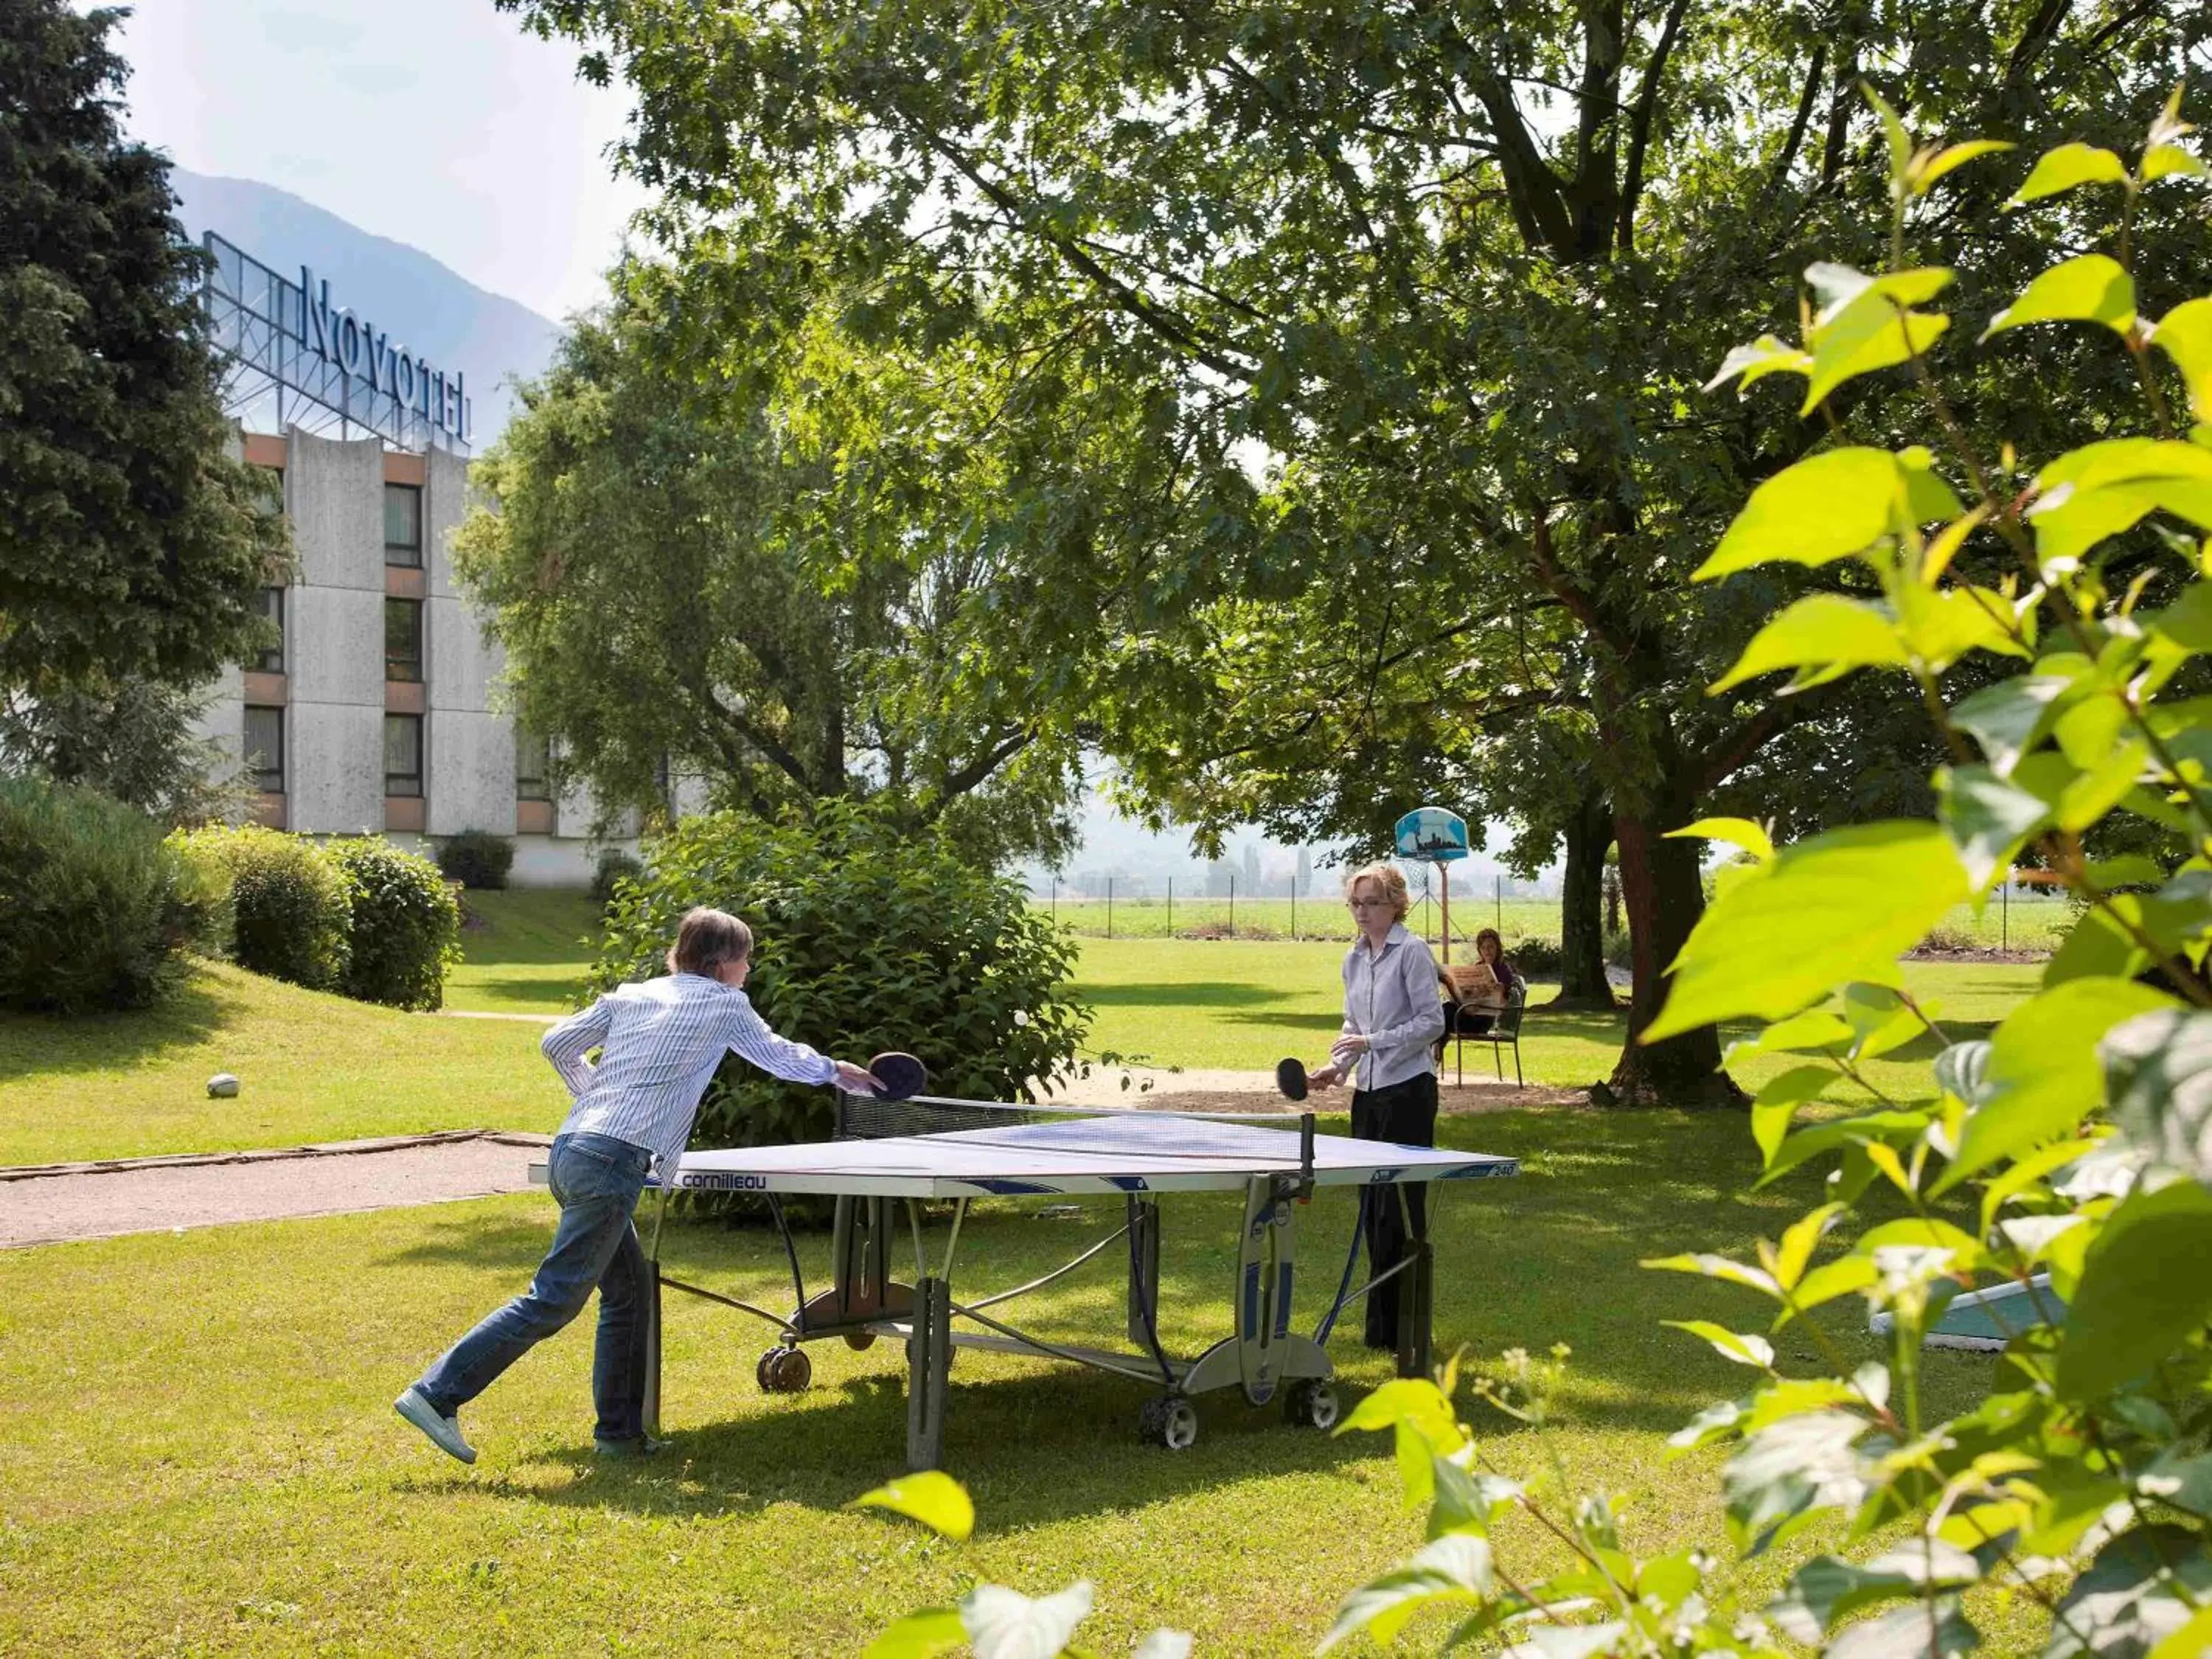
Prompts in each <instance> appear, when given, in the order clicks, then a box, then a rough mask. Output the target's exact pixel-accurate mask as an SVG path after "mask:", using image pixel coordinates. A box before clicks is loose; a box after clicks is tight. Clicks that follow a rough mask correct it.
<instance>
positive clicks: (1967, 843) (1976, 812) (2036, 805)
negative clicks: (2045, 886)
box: [1936, 766, 2051, 894]
mask: <svg viewBox="0 0 2212 1659" xmlns="http://www.w3.org/2000/svg"><path fill="white" fill-rule="evenodd" d="M1936 800H1937V802H1938V805H1939V811H1940V812H1941V815H1942V821H1943V827H1944V829H1947V830H1948V831H1949V832H1950V836H1951V841H1952V843H1953V845H1954V846H1955V847H1957V848H1958V849H1959V861H1960V863H1961V864H1963V865H1965V866H1966V881H1967V884H1968V885H1969V886H1970V887H1972V890H1973V891H1974V892H1975V893H1976V894H1982V893H1985V892H1987V891H1988V890H1990V886H1991V885H1992V884H1994V883H1995V882H1996V879H1997V878H1998V877H1999V876H2000V875H2002V874H2003V873H2004V872H2006V871H2007V870H2008V869H2010V868H2011V867H2012V861H2013V859H2014V857H2015V854H2018V853H2019V851H2020V849H2021V847H2022V846H2024V845H2025V844H2026V843H2027V838H2028V837H2029V836H2033V835H2034V834H2035V833H2036V832H2037V831H2038V830H2039V829H2042V828H2043V826H2044V825H2045V823H2048V822H2049V821H2050V818H2051V809H2050V807H2049V806H2048V805H2045V803H2044V801H2043V800H2042V799H2041V798H2039V797H2038V796H2035V795H2031V794H2030V793H2027V790H2025V789H2020V788H2016V787H2014V786H2013V785H2011V784H2009V783H2008V782H2006V781H2004V780H2003V779H2002V778H2001V777H1999V776H1998V775H1996V772H1995V771H1993V770H1992V769H1990V768H1989V767H1986V766H1947V767H1942V768H1939V769H1937V771H1936Z"/></svg>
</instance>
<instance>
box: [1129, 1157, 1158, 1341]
mask: <svg viewBox="0 0 2212 1659" xmlns="http://www.w3.org/2000/svg"><path fill="white" fill-rule="evenodd" d="M1128 1202H1129V1341H1130V1344H1131V1346H1135V1347H1141V1348H1144V1349H1145V1350H1146V1352H1151V1351H1152V1349H1153V1348H1154V1347H1156V1346H1158V1323H1159V1306H1160V1205H1159V1200H1158V1199H1156V1198H1154V1197H1152V1194H1149V1193H1132V1194H1129V1200H1128Z"/></svg>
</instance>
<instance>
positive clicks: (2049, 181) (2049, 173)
mask: <svg viewBox="0 0 2212 1659" xmlns="http://www.w3.org/2000/svg"><path fill="white" fill-rule="evenodd" d="M2127 181H2128V170H2127V168H2126V167H2123V166H2122V165H2121V163H2120V158H2119V157H2118V156H2117V155H2113V154H2112V151H2110V150H2108V149H2102V148H2100V147H2099V146H2098V145H2095V144H2061V145H2059V147H2058V148H2057V149H2054V150H2052V151H2051V152H2050V153H2049V154H2048V155H2045V156H2044V157H2043V159H2042V160H2040V161H2038V162H2037V163H2036V164H2035V166H2034V167H2033V169H2031V170H2030V172H2029V173H2028V175H2027V181H2026V182H2025V183H2023V184H2022V185H2021V187H2020V188H2019V189H2018V190H2016V191H2014V192H2013V195H2012V199H2011V200H2010V201H2009V202H2008V203H2007V204H2005V205H2006V206H2008V207H2020V206H2022V205H2024V204H2027V203H2029V202H2039V201H2041V200H2042V199H2043V198H2044V197H2046V196H2056V195H2057V194H2058V193H2059V192H2060V191H2068V190H2074V189H2076V188H2078V187H2079V186H2081V185H2124V184H2126V183H2127Z"/></svg>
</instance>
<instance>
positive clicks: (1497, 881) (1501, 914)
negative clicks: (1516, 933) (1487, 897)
mask: <svg viewBox="0 0 2212 1659" xmlns="http://www.w3.org/2000/svg"><path fill="white" fill-rule="evenodd" d="M1490 880H1491V887H1492V891H1493V892H1494V893H1495V894H1496V895H1497V899H1498V938H1500V939H1504V937H1505V877H1504V872H1500V871H1492V872H1491V877H1490Z"/></svg>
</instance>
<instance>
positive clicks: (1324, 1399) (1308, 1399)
mask: <svg viewBox="0 0 2212 1659" xmlns="http://www.w3.org/2000/svg"><path fill="white" fill-rule="evenodd" d="M1336 1413H1337V1405H1336V1390H1335V1389H1332V1388H1330V1387H1329V1386H1328V1383H1322V1382H1320V1381H1317V1380H1316V1379H1314V1378H1311V1377H1309V1378H1307V1379H1306V1380H1304V1381H1303V1382H1298V1383H1291V1391H1290V1392H1289V1393H1288V1394H1286V1395H1284V1396H1283V1415H1284V1417H1285V1418H1286V1419H1289V1420H1290V1421H1291V1422H1292V1423H1295V1424H1297V1425H1298V1426H1299V1427H1300V1428H1304V1429H1333V1428H1334V1427H1335V1426H1336Z"/></svg>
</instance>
